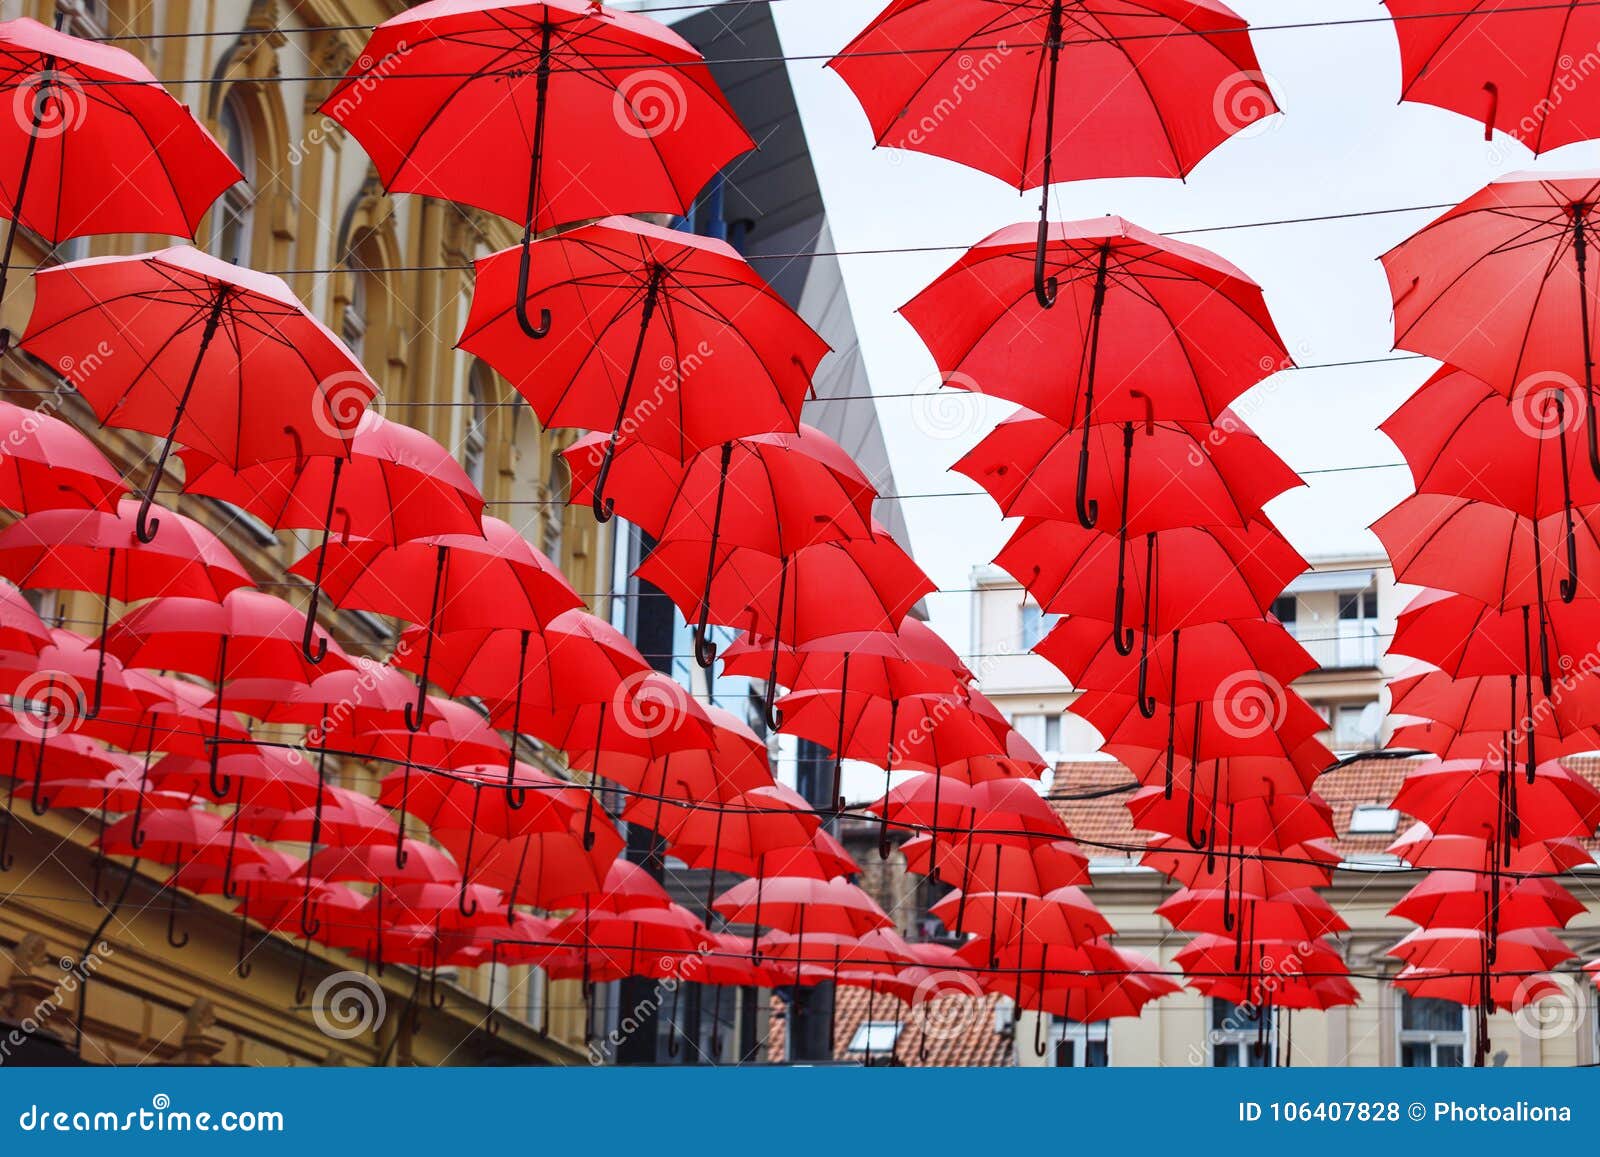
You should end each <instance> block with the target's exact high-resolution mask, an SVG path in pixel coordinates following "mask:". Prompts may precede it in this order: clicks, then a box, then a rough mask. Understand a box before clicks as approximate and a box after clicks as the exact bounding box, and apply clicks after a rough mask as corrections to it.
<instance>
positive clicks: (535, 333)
mask: <svg viewBox="0 0 1600 1157" xmlns="http://www.w3.org/2000/svg"><path fill="white" fill-rule="evenodd" d="M550 32H551V27H550V21H549V20H545V21H544V23H543V24H541V25H540V28H539V64H538V66H537V67H536V68H535V69H534V85H533V94H534V96H533V149H532V151H531V154H530V156H529V158H528V211H527V214H526V224H525V225H524V226H523V230H522V255H521V257H520V258H519V259H518V262H517V327H518V328H519V329H521V330H522V332H523V333H524V334H526V335H527V336H528V337H530V338H533V339H534V340H535V341H537V340H539V339H540V338H542V337H545V336H547V335H548V334H549V333H550V311H549V310H548V309H541V310H540V311H539V324H538V325H534V324H533V322H531V321H530V320H528V270H529V267H530V266H531V265H532V264H533V254H532V253H531V252H530V251H529V245H530V243H531V242H532V241H533V222H534V217H535V210H536V209H537V207H538V201H539V176H540V171H541V170H542V169H543V168H544V122H545V109H546V106H547V105H548V103H549V102H548V100H547V97H548V94H549V91H550Z"/></svg>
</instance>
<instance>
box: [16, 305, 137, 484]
mask: <svg viewBox="0 0 1600 1157" xmlns="http://www.w3.org/2000/svg"><path fill="white" fill-rule="evenodd" d="M4 292H5V286H4V283H3V276H0V293H4ZM0 445H3V446H4V447H5V461H4V464H3V467H0V506H4V507H6V508H7V509H10V510H14V511H16V512H17V513H18V514H37V513H38V512H39V511H41V510H62V509H67V510H82V509H85V508H88V509H93V510H108V509H111V508H112V507H113V506H114V505H115V503H116V501H117V499H118V498H120V497H121V496H122V495H123V494H125V493H126V492H127V489H128V488H127V487H126V486H125V485H123V482H122V476H121V475H119V474H118V473H117V471H116V468H115V467H114V466H112V465H111V463H110V462H108V461H106V456H105V455H104V454H102V453H101V452H100V450H99V448H98V447H97V446H95V444H94V443H93V442H91V441H89V439H88V438H86V437H84V435H83V434H82V432H80V431H79V430H77V429H76V428H74V427H72V426H69V425H67V423H65V422H63V421H62V420H61V419H60V418H57V417H56V416H55V415H53V414H50V413H48V412H46V411H45V410H44V409H43V408H39V409H32V408H26V407H23V406H18V405H13V404H12V403H11V402H4V401H0Z"/></svg>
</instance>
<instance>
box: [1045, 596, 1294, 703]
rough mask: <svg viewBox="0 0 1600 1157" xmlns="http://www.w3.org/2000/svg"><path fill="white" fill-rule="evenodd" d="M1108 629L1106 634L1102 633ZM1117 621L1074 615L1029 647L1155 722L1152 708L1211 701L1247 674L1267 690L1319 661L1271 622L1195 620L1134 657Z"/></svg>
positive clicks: (1076, 681) (1076, 682) (1081, 683)
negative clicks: (1129, 699)
mask: <svg viewBox="0 0 1600 1157" xmlns="http://www.w3.org/2000/svg"><path fill="white" fill-rule="evenodd" d="M1108 628H1110V629H1108ZM1119 628H1120V624H1115V625H1111V624H1107V623H1104V622H1101V621H1100V620H1098V619H1091V618H1087V617H1084V616H1082V615H1073V616H1071V617H1070V618H1067V619H1063V620H1062V621H1061V622H1060V623H1058V624H1057V625H1056V626H1055V627H1053V628H1051V630H1050V633H1049V634H1047V635H1046V636H1045V637H1044V638H1043V639H1041V640H1040V641H1039V642H1038V643H1037V644H1036V645H1035V646H1034V648H1033V651H1034V653H1035V654H1037V655H1040V656H1042V657H1043V658H1045V659H1047V660H1049V661H1050V663H1051V664H1052V665H1054V666H1055V667H1056V668H1058V669H1059V670H1060V671H1061V673H1062V674H1064V675H1066V676H1067V678H1068V679H1070V680H1071V681H1072V686H1074V687H1078V688H1083V689H1085V690H1090V689H1092V690H1096V691H1111V692H1116V693H1118V694H1123V695H1127V694H1133V695H1136V696H1137V697H1138V698H1139V700H1140V703H1141V713H1142V714H1144V715H1145V717H1146V718H1153V717H1154V714H1155V711H1156V707H1157V704H1165V705H1167V706H1168V707H1169V708H1170V707H1175V706H1178V705H1182V704H1188V703H1193V702H1195V701H1196V700H1199V699H1211V698H1213V697H1214V695H1215V693H1216V690H1217V688H1218V687H1219V686H1222V685H1224V684H1228V685H1230V686H1238V685H1239V683H1240V682H1241V680H1242V679H1243V678H1245V677H1247V676H1248V675H1249V674H1250V673H1251V672H1254V673H1255V676H1256V677H1257V679H1256V682H1258V683H1259V684H1260V685H1261V686H1263V687H1266V688H1270V687H1274V686H1276V687H1278V688H1283V687H1287V686H1288V685H1289V684H1290V683H1291V682H1292V681H1294V680H1295V679H1297V678H1299V677H1300V676H1301V675H1304V674H1305V673H1306V672H1308V671H1313V670H1315V669H1316V667H1317V661H1316V660H1315V659H1313V658H1312V657H1311V655H1310V654H1309V653H1308V652H1307V651H1306V649H1305V648H1304V647H1302V646H1301V645H1300V644H1299V643H1297V642H1295V640H1294V636H1292V635H1290V634H1289V632H1288V631H1287V630H1285V629H1284V628H1283V626H1282V625H1280V624H1279V623H1278V622H1277V620H1275V619H1271V620H1269V619H1233V620H1230V621H1228V622H1222V623H1200V624H1197V625H1195V626H1192V627H1185V628H1183V629H1181V630H1174V631H1172V632H1171V633H1169V634H1164V635H1156V636H1153V637H1150V638H1147V639H1146V642H1145V649H1144V650H1143V651H1141V654H1140V656H1139V658H1138V659H1137V660H1135V659H1134V658H1133V654H1132V652H1133V632H1132V631H1131V630H1130V631H1128V632H1127V635H1126V636H1125V637H1124V635H1123V633H1122V631H1121V630H1120V629H1119Z"/></svg>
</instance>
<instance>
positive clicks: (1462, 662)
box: [1389, 591, 1600, 776]
mask: <svg viewBox="0 0 1600 1157" xmlns="http://www.w3.org/2000/svg"><path fill="white" fill-rule="evenodd" d="M1597 634H1600V603H1597V602H1596V601H1594V600H1592V599H1583V600H1581V601H1579V602H1575V603H1572V604H1571V605H1567V604H1564V603H1555V604H1552V605H1549V606H1545V605H1543V604H1541V605H1540V606H1539V608H1538V613H1537V614H1536V613H1535V612H1534V609H1533V608H1531V607H1527V606H1522V607H1515V608H1511V609H1507V610H1497V609H1496V608H1495V607H1493V606H1486V605H1484V604H1483V603H1481V602H1478V601H1477V600H1476V599H1471V598H1467V597H1466V596H1464V595H1451V594H1445V593H1444V592H1442V591H1423V592H1422V593H1421V594H1419V595H1418V596H1417V597H1416V598H1415V599H1413V600H1412V601H1411V604H1410V605H1409V606H1408V607H1407V608H1406V609H1405V610H1404V611H1402V612H1401V613H1400V616H1399V618H1398V619H1397V620H1396V624H1395V634H1394V638H1393V640H1392V641H1391V642H1390V644H1389V648H1390V650H1391V651H1392V652H1393V653H1395V654H1399V655H1410V656H1412V657H1413V658H1417V659H1423V660H1425V661H1427V662H1430V663H1433V664H1434V665H1435V666H1438V667H1441V668H1443V669H1444V670H1445V671H1447V672H1448V673H1449V674H1451V675H1458V676H1459V675H1465V676H1472V675H1510V676H1512V677H1513V678H1518V677H1520V679H1521V682H1522V688H1523V706H1522V712H1521V714H1520V715H1518V714H1516V713H1515V706H1514V705H1515V703H1516V698H1515V691H1514V689H1513V690H1510V691H1509V693H1508V695H1507V698H1506V699H1505V700H1504V703H1505V705H1506V708H1507V714H1506V715H1505V716H1504V717H1503V718H1502V723H1503V726H1504V729H1505V731H1506V733H1507V735H1508V736H1509V737H1510V738H1509V739H1508V741H1507V746H1509V745H1511V744H1514V743H1515V741H1516V736H1517V735H1518V734H1519V733H1520V734H1521V735H1522V737H1523V739H1524V741H1525V745H1526V748H1527V764H1528V774H1529V775H1530V776H1532V774H1533V767H1534V764H1535V763H1537V762H1538V760H1537V757H1536V755H1535V749H1536V746H1537V728H1536V722H1535V721H1536V716H1535V714H1534V677H1535V674H1536V673H1537V675H1538V677H1539V679H1540V682H1541V684H1542V687H1543V691H1544V696H1545V697H1546V698H1548V697H1550V696H1551V695H1552V694H1554V693H1555V691H1556V685H1555V669H1556V668H1559V669H1560V671H1561V678H1562V687H1561V690H1562V693H1563V694H1564V693H1565V691H1566V687H1567V684H1568V683H1569V682H1576V680H1574V678H1573V677H1572V676H1571V675H1570V674H1569V668H1570V667H1571V665H1572V659H1571V656H1573V655H1583V654H1586V653H1587V652H1588V650H1589V649H1590V647H1591V646H1592V645H1593V640H1594V639H1595V637H1596V635H1597ZM1535 637H1537V641H1535ZM1552 653H1553V654H1555V655H1556V656H1558V661H1557V662H1556V663H1554V664H1552V661H1551V655H1552ZM1579 678H1581V675H1580V677H1579Z"/></svg>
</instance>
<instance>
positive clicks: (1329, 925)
mask: <svg viewBox="0 0 1600 1157" xmlns="http://www.w3.org/2000/svg"><path fill="white" fill-rule="evenodd" d="M1156 915H1157V916H1160V917H1162V918H1163V919H1165V920H1167V921H1168V922H1170V923H1171V924H1172V926H1173V927H1174V928H1177V929H1178V930H1180V931H1184V932H1221V931H1224V930H1227V931H1232V930H1233V928H1234V926H1235V925H1238V926H1239V927H1244V926H1246V925H1247V926H1248V927H1249V928H1250V930H1251V933H1252V934H1253V935H1255V936H1258V937H1261V938H1263V939H1267V940H1314V939H1317V938H1318V937H1321V936H1327V935H1329V934H1330V933H1334V932H1348V931H1349V930H1350V926H1349V925H1348V924H1346V923H1345V921H1344V917H1342V916H1340V915H1339V914H1338V913H1337V912H1335V911H1334V910H1333V905H1331V904H1329V903H1328V901H1327V900H1326V899H1325V898H1324V897H1323V896H1322V895H1321V894H1320V893H1318V892H1315V891H1313V890H1312V889H1310V888H1291V889H1288V890H1286V891H1282V892H1275V893H1272V894H1271V895H1260V894H1257V893H1253V892H1248V891H1237V892H1230V891H1229V890H1225V889H1222V888H1190V887H1185V888H1180V889H1179V890H1178V891H1176V892H1174V893H1173V894H1172V895H1170V896H1168V897H1167V898H1166V899H1165V900H1163V901H1162V902H1161V903H1160V904H1158V905H1157V906H1156Z"/></svg>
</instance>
